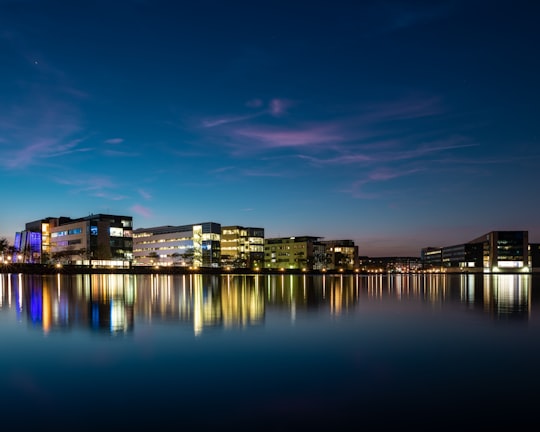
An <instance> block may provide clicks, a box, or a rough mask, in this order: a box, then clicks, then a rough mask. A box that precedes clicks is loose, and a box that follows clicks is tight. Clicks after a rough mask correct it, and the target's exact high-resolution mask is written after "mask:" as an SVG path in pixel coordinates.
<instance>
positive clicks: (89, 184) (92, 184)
mask: <svg viewBox="0 0 540 432" xmlns="http://www.w3.org/2000/svg"><path fill="white" fill-rule="evenodd" d="M79 174H80V173H79ZM53 180H54V181H55V182H56V183H58V184H63V185H66V186H70V187H71V192H72V193H74V194H87V195H88V196H93V197H98V198H104V199H108V200H111V201H121V200H124V199H126V198H128V197H127V196H126V195H122V194H118V193H115V192H114V191H115V190H116V189H119V186H118V185H117V184H116V183H114V182H113V181H112V180H111V178H110V177H108V176H98V175H77V176H75V175H70V176H65V177H56V178H53Z"/></svg>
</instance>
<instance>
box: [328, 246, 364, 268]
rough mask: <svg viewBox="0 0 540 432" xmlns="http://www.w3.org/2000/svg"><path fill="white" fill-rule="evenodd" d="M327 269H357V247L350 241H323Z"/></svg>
mask: <svg viewBox="0 0 540 432" xmlns="http://www.w3.org/2000/svg"><path fill="white" fill-rule="evenodd" d="M321 243H322V244H323V245H325V246H326V260H327V261H326V262H327V268H328V269H348V270H354V269H355V268H357V267H358V246H356V245H355V244H354V241H352V240H324V241H321Z"/></svg>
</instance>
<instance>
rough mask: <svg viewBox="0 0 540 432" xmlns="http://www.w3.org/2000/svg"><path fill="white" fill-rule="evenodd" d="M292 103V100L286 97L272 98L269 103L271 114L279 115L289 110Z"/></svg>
mask: <svg viewBox="0 0 540 432" xmlns="http://www.w3.org/2000/svg"><path fill="white" fill-rule="evenodd" d="M291 105H292V102H291V101H289V100H286V99H272V100H271V101H270V103H269V105H268V109H269V111H270V114H272V115H273V116H276V117H279V116H282V115H284V114H285V113H286V112H287V109H288V108H289V107H290V106H291Z"/></svg>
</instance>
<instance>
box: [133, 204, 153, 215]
mask: <svg viewBox="0 0 540 432" xmlns="http://www.w3.org/2000/svg"><path fill="white" fill-rule="evenodd" d="M130 210H131V211H132V212H133V213H135V214H138V215H139V216H143V217H147V218H149V217H152V216H153V212H152V210H150V209H149V208H148V207H143V206H142V205H139V204H135V205H133V206H131V208H130Z"/></svg>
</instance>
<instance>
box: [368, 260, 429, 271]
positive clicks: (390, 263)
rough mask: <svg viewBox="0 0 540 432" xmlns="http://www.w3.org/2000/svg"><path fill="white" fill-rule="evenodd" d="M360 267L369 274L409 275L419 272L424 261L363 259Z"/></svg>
mask: <svg viewBox="0 0 540 432" xmlns="http://www.w3.org/2000/svg"><path fill="white" fill-rule="evenodd" d="M359 267H360V270H361V271H362V272H368V273H371V272H373V273H409V272H415V271H417V270H419V269H420V268H421V267H422V260H421V259H420V258H419V257H410V256H390V257H361V258H360V260H359Z"/></svg>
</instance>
